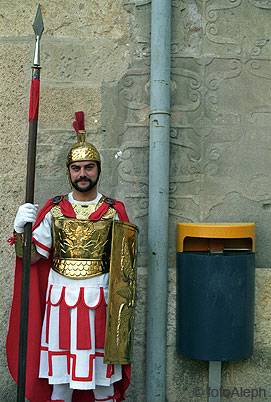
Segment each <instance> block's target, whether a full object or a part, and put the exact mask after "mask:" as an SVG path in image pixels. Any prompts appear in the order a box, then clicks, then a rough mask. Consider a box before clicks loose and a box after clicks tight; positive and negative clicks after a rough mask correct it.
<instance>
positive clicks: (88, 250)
mask: <svg viewBox="0 0 271 402" xmlns="http://www.w3.org/2000/svg"><path fill="white" fill-rule="evenodd" d="M101 201H102V200H101ZM100 204H101V202H99V203H98V204H97V205H93V204H90V205H85V204H73V208H74V210H75V213H76V216H77V218H76V219H74V218H66V217H65V216H64V215H63V214H62V212H61V210H60V207H59V206H58V205H57V206H55V207H53V208H52V209H51V216H52V231H53V245H54V246H53V265H52V268H53V269H54V270H55V271H56V272H58V273H59V274H61V275H64V276H66V277H69V278H72V279H85V278H90V277H93V276H97V275H101V274H104V273H106V272H109V265H110V252H111V238H112V223H113V220H114V217H115V214H116V211H115V210H114V209H113V208H109V210H108V211H107V212H106V213H105V214H104V215H103V217H102V218H101V219H100V220H98V221H91V220H89V219H88V216H89V215H90V214H91V213H92V212H94V210H95V209H97V208H98V207H99V205H100Z"/></svg>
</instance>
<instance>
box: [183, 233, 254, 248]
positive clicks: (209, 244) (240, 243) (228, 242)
mask: <svg viewBox="0 0 271 402" xmlns="http://www.w3.org/2000/svg"><path fill="white" fill-rule="evenodd" d="M252 248H253V242H252V239H251V238H249V237H247V238H242V239H225V238H212V239H208V238H206V237H205V238H203V237H190V236H187V237H185V238H184V242H183V251H210V252H223V251H252Z"/></svg>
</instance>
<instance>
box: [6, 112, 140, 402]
mask: <svg viewBox="0 0 271 402" xmlns="http://www.w3.org/2000/svg"><path fill="white" fill-rule="evenodd" d="M74 128H75V130H76V132H77V135H78V141H77V143H76V144H75V145H73V146H72V147H71V148H70V150H69V152H68V156H67V161H66V166H67V174H68V179H69V182H70V184H71V186H72V190H73V191H72V192H70V193H69V194H67V195H65V196H56V197H54V198H52V199H51V200H49V201H48V202H47V204H46V205H45V206H44V207H43V208H42V209H41V211H40V212H39V214H38V215H37V208H36V206H35V205H33V204H29V203H28V204H24V205H22V206H21V207H19V210H18V213H17V215H16V218H15V222H14V229H15V235H14V237H13V239H12V241H11V242H14V243H15V248H16V254H17V268H16V275H15V290H14V296H13V304H12V311H11V318H10V327H9V333H8V338H7V356H8V363H9V369H10V372H11V374H12V376H13V377H14V379H15V380H16V378H17V354H18V346H17V345H18V338H19V328H18V322H19V320H18V315H19V311H20V306H19V304H20V280H21V257H22V255H21V249H22V242H23V230H24V225H25V224H26V223H27V222H32V223H34V225H33V251H32V255H31V263H32V265H31V280H30V307H29V325H28V348H27V379H26V397H27V398H28V399H29V401H30V402H46V401H47V402H51V401H55V402H56V401H57V402H94V401H109V402H120V401H122V400H123V399H125V398H124V393H125V390H126V389H127V387H128V385H129V382H130V364H125V363H129V359H130V352H131V350H130V349H131V342H132V332H133V320H134V299H135V279H136V270H135V264H136V235H137V233H136V227H135V226H134V225H131V224H129V223H128V222H129V220H128V217H127V214H126V211H125V207H124V205H123V204H122V203H121V202H119V201H116V200H114V199H112V198H108V197H106V196H104V195H102V194H100V193H99V192H98V189H97V185H98V181H99V176H100V173H101V159H100V155H99V152H98V151H97V149H96V148H95V147H94V145H92V144H90V143H88V142H86V138H85V137H86V132H85V130H84V128H85V127H84V116H83V112H78V113H76V121H75V122H74ZM109 272H110V274H109ZM118 286H119V287H118ZM116 287H117V288H116ZM44 304H45V306H44ZM42 318H43V319H42ZM105 344H106V350H105Z"/></svg>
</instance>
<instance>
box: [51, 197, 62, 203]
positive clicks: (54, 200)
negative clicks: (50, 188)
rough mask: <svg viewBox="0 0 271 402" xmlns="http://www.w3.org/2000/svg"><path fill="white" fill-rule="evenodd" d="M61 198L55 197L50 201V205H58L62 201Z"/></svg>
mask: <svg viewBox="0 0 271 402" xmlns="http://www.w3.org/2000/svg"><path fill="white" fill-rule="evenodd" d="M62 198H63V197H62V196H61V195H56V196H55V197H54V198H53V199H52V203H53V204H56V205H57V204H59V203H60V201H62Z"/></svg>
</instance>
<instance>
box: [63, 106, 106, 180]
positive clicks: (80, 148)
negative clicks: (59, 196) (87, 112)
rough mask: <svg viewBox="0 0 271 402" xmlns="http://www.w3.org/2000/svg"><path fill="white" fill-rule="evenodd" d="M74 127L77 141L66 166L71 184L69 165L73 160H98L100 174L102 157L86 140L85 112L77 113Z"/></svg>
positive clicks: (72, 147)
mask: <svg viewBox="0 0 271 402" xmlns="http://www.w3.org/2000/svg"><path fill="white" fill-rule="evenodd" d="M73 127H74V129H75V131H76V133H77V143H76V144H74V145H72V146H71V148H70V149H69V152H68V155H67V159H66V166H67V176H68V179H69V183H70V185H71V179H70V172H69V165H70V164H71V163H72V162H78V161H95V162H98V169H99V175H100V172H101V157H100V154H99V152H98V150H97V149H96V147H95V146H94V145H93V144H91V143H90V142H87V141H86V130H85V121H84V112H82V111H81V112H76V113H75V121H74V123H73Z"/></svg>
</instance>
